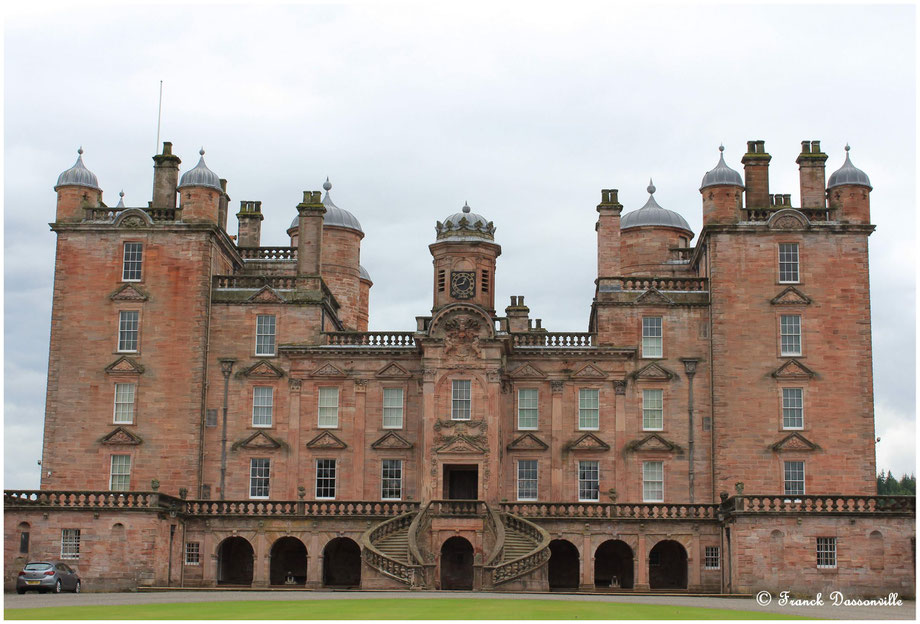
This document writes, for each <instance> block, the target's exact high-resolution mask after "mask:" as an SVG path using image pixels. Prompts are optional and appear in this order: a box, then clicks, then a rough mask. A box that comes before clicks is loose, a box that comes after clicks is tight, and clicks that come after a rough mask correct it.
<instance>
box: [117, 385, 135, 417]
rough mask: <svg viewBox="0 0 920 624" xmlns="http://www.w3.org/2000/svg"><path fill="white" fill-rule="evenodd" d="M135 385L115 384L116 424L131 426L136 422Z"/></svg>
mask: <svg viewBox="0 0 920 624" xmlns="http://www.w3.org/2000/svg"><path fill="white" fill-rule="evenodd" d="M134 388H135V386H134V384H133V383H117V384H115V422H116V423H121V424H131V423H133V422H134Z"/></svg>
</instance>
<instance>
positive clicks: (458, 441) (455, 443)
mask: <svg viewBox="0 0 920 624" xmlns="http://www.w3.org/2000/svg"><path fill="white" fill-rule="evenodd" d="M435 452H436V453H457V454H466V455H473V454H475V455H482V454H484V453H485V452H486V451H485V449H483V448H482V447H481V446H479V445H478V444H476V442H474V441H473V440H472V439H471V438H468V437H467V436H465V435H463V434H462V433H461V434H458V435H456V436H453V437H451V438H450V439H449V440H448V442H447V443H446V444H444V445H443V446H441V447H439V448H437V449H435Z"/></svg>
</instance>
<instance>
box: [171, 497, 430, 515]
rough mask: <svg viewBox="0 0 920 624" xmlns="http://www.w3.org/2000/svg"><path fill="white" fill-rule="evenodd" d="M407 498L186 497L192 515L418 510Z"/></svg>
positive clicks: (379, 513)
mask: <svg viewBox="0 0 920 624" xmlns="http://www.w3.org/2000/svg"><path fill="white" fill-rule="evenodd" d="M418 508H419V504H418V503H416V502H409V501H269V500H242V501H200V500H196V501H186V507H185V513H186V514H187V515H191V516H310V517H317V516H321V517H322V516H335V517H343V516H344V517H348V516H354V517H368V516H371V517H381V516H382V517H385V516H397V515H400V514H404V513H408V512H410V511H418Z"/></svg>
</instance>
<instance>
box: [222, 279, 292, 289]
mask: <svg viewBox="0 0 920 624" xmlns="http://www.w3.org/2000/svg"><path fill="white" fill-rule="evenodd" d="M213 285H214V288H218V289H220V288H244V289H247V290H250V289H259V288H262V287H263V286H270V287H272V288H275V289H277V290H293V289H294V287H295V286H296V285H297V278H296V277H291V276H287V275H215V276H214V281H213Z"/></svg>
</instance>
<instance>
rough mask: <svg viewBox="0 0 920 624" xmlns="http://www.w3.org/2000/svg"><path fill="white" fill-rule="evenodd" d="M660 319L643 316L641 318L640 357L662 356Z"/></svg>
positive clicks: (658, 317)
mask: <svg viewBox="0 0 920 624" xmlns="http://www.w3.org/2000/svg"><path fill="white" fill-rule="evenodd" d="M661 342H662V333H661V317H660V316H645V317H643V318H642V357H655V358H660V357H661V356H662V347H661Z"/></svg>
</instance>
